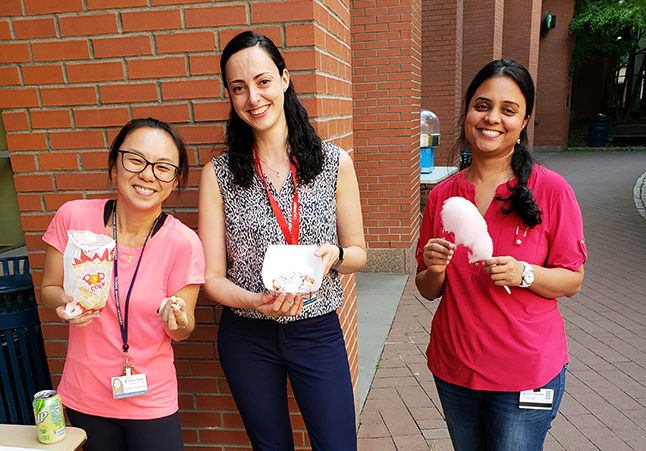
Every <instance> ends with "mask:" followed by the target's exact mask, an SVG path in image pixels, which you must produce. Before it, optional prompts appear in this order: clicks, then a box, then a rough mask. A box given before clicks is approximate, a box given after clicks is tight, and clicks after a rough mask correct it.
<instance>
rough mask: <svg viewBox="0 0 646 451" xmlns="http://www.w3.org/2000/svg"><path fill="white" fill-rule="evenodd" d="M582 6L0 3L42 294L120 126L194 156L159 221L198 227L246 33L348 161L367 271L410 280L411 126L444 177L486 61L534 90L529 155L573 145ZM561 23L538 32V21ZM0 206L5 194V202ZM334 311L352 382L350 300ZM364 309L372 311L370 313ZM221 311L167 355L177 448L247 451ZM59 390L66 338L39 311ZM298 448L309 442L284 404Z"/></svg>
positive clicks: (205, 304) (414, 218)
mask: <svg viewBox="0 0 646 451" xmlns="http://www.w3.org/2000/svg"><path fill="white" fill-rule="evenodd" d="M573 10H574V0H566V1H557V0H544V1H540V0H506V1H504V0H480V1H476V0H456V1H453V2H445V1H440V0H354V1H350V0H298V1H296V0H285V1H277V0H267V1H250V0H246V1H243V0H241V1H230V2H212V1H203V0H58V1H42V0H3V1H2V2H1V3H0V64H1V65H0V109H1V110H2V121H3V123H4V127H5V129H6V147H7V150H8V152H7V153H6V154H0V158H1V157H2V155H4V158H5V160H6V159H7V158H8V159H9V161H10V163H11V168H12V170H13V181H14V184H15V192H16V194H15V197H16V200H17V205H18V208H19V215H20V223H21V227H22V231H23V232H24V238H25V243H26V248H27V251H28V254H29V259H30V262H31V266H32V268H33V273H32V275H33V279H34V282H35V284H36V285H38V284H39V282H40V278H41V268H42V265H43V260H44V244H43V242H42V240H41V237H42V234H43V232H44V230H45V229H46V227H47V225H48V224H49V221H50V220H51V218H52V216H53V214H54V212H55V211H56V209H57V208H58V207H59V206H60V205H61V204H62V203H64V202H65V201H67V200H70V199H76V198H83V197H86V198H90V197H103V196H108V195H109V192H110V191H109V187H108V185H107V176H106V166H107V164H106V163H107V162H106V159H107V158H106V156H107V153H106V149H107V148H108V147H109V144H110V142H111V140H112V139H113V137H114V136H115V134H116V132H117V131H118V129H119V127H120V126H121V125H123V124H124V123H126V122H127V121H128V120H129V119H132V118H135V117H141V116H149V115H150V116H154V117H157V118H159V119H162V120H166V121H169V122H171V123H173V124H174V125H175V126H176V127H177V128H178V129H179V131H180V132H181V134H182V135H183V137H184V138H185V140H186V142H187V143H188V145H189V151H190V159H191V161H190V163H191V173H190V183H189V187H188V189H186V190H185V191H184V192H183V193H182V195H181V196H172V197H171V198H170V199H169V202H168V207H169V210H170V211H171V212H172V213H173V214H175V215H176V216H177V217H178V218H179V219H181V220H182V221H183V222H185V223H186V224H188V225H189V226H191V227H195V226H196V224H197V211H196V208H197V184H198V179H199V175H198V173H199V168H200V167H201V166H202V165H204V164H205V163H206V162H208V161H209V159H210V158H211V157H212V156H213V155H214V154H217V153H219V152H221V151H224V149H223V145H222V142H223V136H224V125H225V121H226V118H227V114H228V108H229V107H228V100H227V98H226V96H225V90H224V88H223V86H222V83H221V81H220V77H219V55H220V53H221V50H222V49H223V47H224V45H225V44H226V43H227V42H228V40H229V39H230V38H231V37H233V36H234V35H235V34H236V33H238V32H239V31H242V30H246V29H254V30H256V31H258V32H261V33H264V34H266V35H268V36H269V37H271V39H272V40H274V42H276V44H277V45H278V46H279V47H280V48H281V49H282V51H283V52H284V54H285V57H286V60H287V65H288V68H289V70H290V73H291V75H292V79H293V81H294V84H295V86H296V89H297V92H298V93H299V94H300V96H301V99H302V100H303V103H304V104H305V106H306V108H307V110H308V112H309V114H310V116H311V117H312V119H313V121H314V123H315V126H316V128H317V130H318V131H319V133H320V134H321V136H322V137H323V138H324V139H325V140H328V141H332V142H334V143H336V144H338V145H340V146H341V147H343V148H345V149H347V150H348V151H349V152H350V154H351V155H352V157H353V158H354V161H355V165H356V169H357V175H358V178H359V183H360V189H361V196H362V208H363V214H364V224H365V231H366V238H367V241H368V246H369V270H372V271H384V272H404V273H408V272H410V271H412V270H414V258H413V252H414V247H415V243H416V239H417V234H418V230H419V213H420V211H419V209H420V207H419V206H420V180H419V111H420V109H421V108H425V109H430V110H431V111H433V112H435V113H436V114H437V115H438V117H439V118H440V122H441V128H442V138H441V144H440V146H439V148H438V149H437V150H436V157H435V164H436V165H453V164H455V161H454V160H453V161H451V160H449V151H450V149H451V147H452V144H453V142H454V141H455V139H456V137H457V135H458V129H459V127H458V122H459V118H460V115H461V113H462V109H463V105H462V96H463V91H464V88H465V85H466V84H468V82H469V81H470V79H471V78H472V77H473V75H474V74H475V72H476V71H477V70H478V69H479V68H480V67H481V66H482V65H484V64H485V63H487V62H488V61H490V60H491V59H494V58H500V57H509V58H514V59H516V60H518V61H520V62H521V63H523V64H525V65H527V67H528V68H529V69H530V71H531V72H532V74H533V75H534V77H535V81H536V83H537V87H538V95H537V104H536V108H535V115H534V121H532V122H531V133H530V136H531V137H532V139H533V143H534V146H535V147H549V148H556V149H563V148H564V147H565V145H566V143H567V124H568V120H569V100H568V99H569V92H570V85H569V80H568V78H567V63H568V61H569V52H570V51H571V48H572V42H571V37H570V36H569V35H568V33H567V24H568V22H569V18H571V17H572V13H573ZM547 11H551V12H552V14H553V15H555V16H556V17H557V19H558V20H557V22H556V23H557V25H556V27H555V28H553V29H550V30H545V29H543V27H542V23H543V20H544V17H545V13H546V12H547ZM1 189H3V192H4V187H2V188H1ZM344 286H345V290H346V303H345V306H344V307H343V309H342V311H341V312H340V316H341V320H342V324H343V328H344V331H345V338H346V342H347V347H348V353H349V359H350V367H351V371H352V375H353V378H354V380H355V382H356V378H357V372H358V365H357V359H358V357H357V356H358V354H357V352H358V350H357V339H356V338H357V318H356V284H355V279H354V277H346V278H345V279H344ZM369 301H370V300H369V299H366V300H364V302H369ZM218 315H219V309H218V308H216V306H214V305H213V304H212V303H210V302H209V301H208V300H206V299H204V298H201V299H200V301H199V303H198V308H197V322H198V326H197V328H196V331H195V333H194V334H193V336H192V337H191V339H190V340H188V341H187V342H182V343H178V344H176V345H175V352H176V366H177V371H178V374H179V391H180V407H181V417H182V418H181V419H182V424H183V426H184V437H185V441H186V444H187V449H197V448H200V447H208V448H209V449H221V450H224V449H240V448H242V449H245V447H246V446H248V441H247V438H246V434H245V432H244V428H243V426H242V423H241V420H240V418H239V416H238V415H237V411H236V407H235V404H234V402H233V400H232V398H231V396H230V394H229V392H228V388H227V384H226V381H225V379H224V376H223V374H222V370H221V368H220V366H219V363H218V357H217V351H216V341H215V340H216V332H217V323H218ZM40 316H41V321H42V327H43V333H44V336H45V341H46V349H47V354H48V358H49V366H50V370H51V372H52V374H53V376H54V382H55V383H56V382H57V378H58V377H59V376H60V372H61V371H62V367H63V362H64V357H65V352H66V346H67V326H66V325H64V324H62V323H60V322H59V321H57V319H56V317H55V315H53V314H51V313H50V312H48V311H46V310H44V309H40ZM291 401H292V403H291V405H292V408H293V417H292V418H293V423H294V430H295V439H296V443H297V445H298V447H299V448H303V449H305V448H307V434H306V431H305V428H304V424H303V422H302V419H301V418H300V417H299V414H298V408H297V406H296V403H295V401H294V400H293V398H292V400H291Z"/></svg>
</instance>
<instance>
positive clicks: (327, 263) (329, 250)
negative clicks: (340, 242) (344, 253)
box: [314, 243, 339, 276]
mask: <svg viewBox="0 0 646 451" xmlns="http://www.w3.org/2000/svg"><path fill="white" fill-rule="evenodd" d="M314 255H316V256H317V257H321V258H322V259H323V276H325V275H327V273H328V272H329V271H330V269H331V268H332V266H333V265H334V263H336V261H337V260H338V259H339V248H337V247H336V246H335V245H334V244H329V243H326V244H324V245H322V246H321V247H319V248H318V249H317V250H316V252H314Z"/></svg>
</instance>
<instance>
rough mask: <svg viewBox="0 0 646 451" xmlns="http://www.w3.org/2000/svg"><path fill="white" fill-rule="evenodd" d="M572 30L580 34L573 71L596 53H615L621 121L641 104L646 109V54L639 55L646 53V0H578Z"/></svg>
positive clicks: (616, 95)
mask: <svg viewBox="0 0 646 451" xmlns="http://www.w3.org/2000/svg"><path fill="white" fill-rule="evenodd" d="M569 30H570V32H571V33H573V34H574V35H575V36H576V45H575V47H574V52H573V54H572V61H571V64H570V72H571V73H572V75H575V76H576V74H577V72H578V71H579V69H580V68H581V67H582V66H583V64H584V63H586V62H587V61H589V60H590V59H592V58H593V57H598V56H606V57H611V58H612V59H613V61H614V62H615V71H614V74H613V79H612V80H611V81H610V83H611V85H612V86H613V95H612V97H611V98H612V103H614V108H615V116H616V119H617V121H619V122H625V121H627V120H628V119H629V118H630V116H631V114H633V112H634V111H638V110H639V109H640V108H639V105H641V108H642V109H643V106H644V105H643V104H644V99H643V98H641V97H640V96H641V89H638V87H639V86H641V84H642V83H643V82H644V77H645V76H646V58H638V56H639V55H641V54H643V53H646V48H640V44H641V43H642V40H643V38H644V37H645V36H646V0H577V2H576V6H575V10H574V17H573V18H572V21H571V22H570V27H569ZM640 60H641V62H640ZM622 71H623V72H622ZM620 74H623V75H622V78H623V81H622V82H620V81H619V79H620Z"/></svg>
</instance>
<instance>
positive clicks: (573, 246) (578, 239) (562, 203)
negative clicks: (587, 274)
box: [546, 184, 588, 271]
mask: <svg viewBox="0 0 646 451" xmlns="http://www.w3.org/2000/svg"><path fill="white" fill-rule="evenodd" d="M550 217H551V218H552V223H551V224H550V230H549V231H548V236H549V240H550V250H549V253H548V255H547V259H546V266H547V267H548V268H565V269H569V270H571V271H576V270H578V269H579V268H580V267H581V265H583V264H584V263H585V261H586V259H587V258H588V250H587V249H586V247H585V237H584V235H583V218H582V216H581V209H580V208H579V204H578V202H577V200H576V197H575V196H574V191H573V190H572V188H571V187H570V186H569V185H567V184H565V186H563V188H562V190H561V194H560V195H559V197H558V198H557V200H556V202H553V203H552V205H551V206H550Z"/></svg>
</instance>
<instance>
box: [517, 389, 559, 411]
mask: <svg viewBox="0 0 646 451" xmlns="http://www.w3.org/2000/svg"><path fill="white" fill-rule="evenodd" d="M553 402H554V390H552V389H551V388H541V389H536V390H524V391H521V392H520V397H519V399H518V407H519V408H521V409H535V410H552V403H553Z"/></svg>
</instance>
